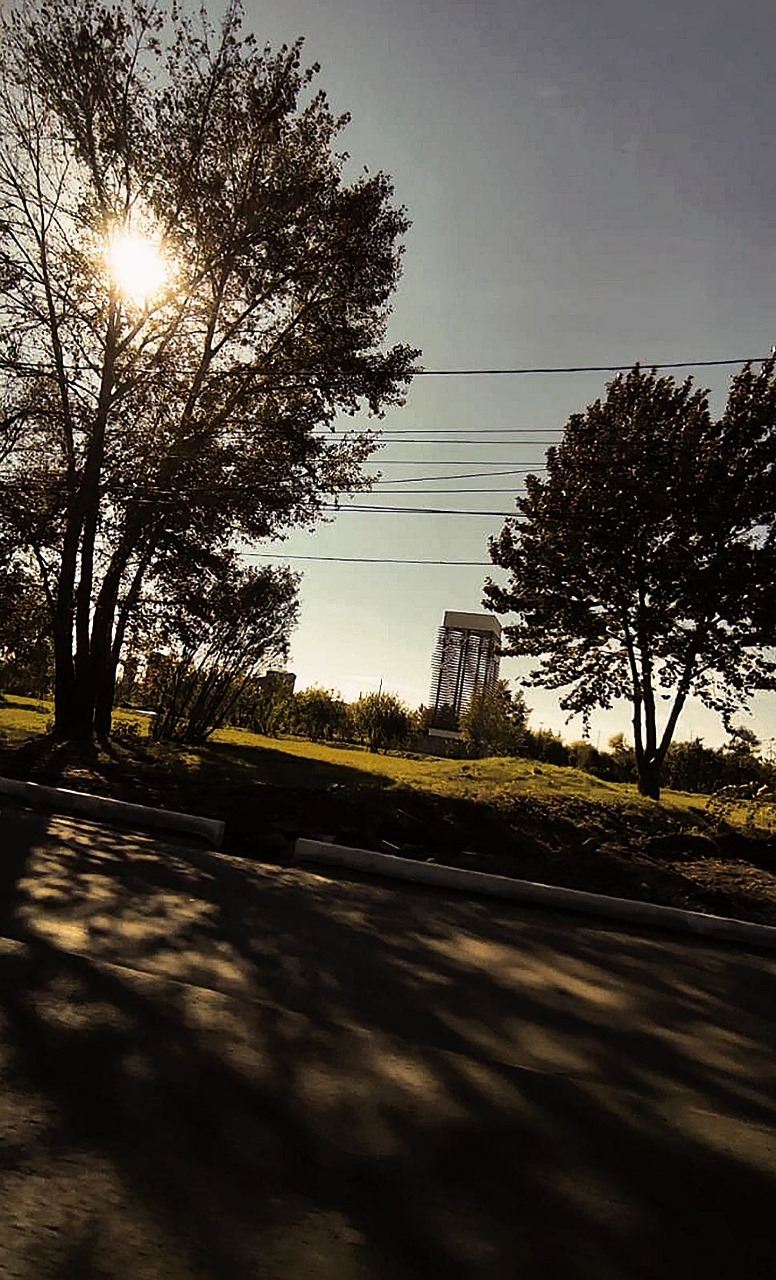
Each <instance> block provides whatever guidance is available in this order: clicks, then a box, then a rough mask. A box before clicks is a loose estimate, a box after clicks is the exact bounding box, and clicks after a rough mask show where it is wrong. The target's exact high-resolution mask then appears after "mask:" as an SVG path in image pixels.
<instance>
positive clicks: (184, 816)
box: [0, 778, 226, 848]
mask: <svg viewBox="0 0 776 1280" xmlns="http://www.w3.org/2000/svg"><path fill="white" fill-rule="evenodd" d="M0 796H10V797H11V798H12V799H14V800H21V801H23V802H24V803H25V804H37V805H43V806H45V807H47V808H50V809H56V810H58V811H59V812H60V813H75V814H80V815H81V816H83V817H84V818H93V819H94V820H95V821H96V822H100V821H102V822H125V823H127V824H128V825H129V826H134V827H156V828H158V829H159V830H160V831H177V832H180V833H181V834H182V835H191V836H202V837H203V838H204V839H205V840H208V841H210V842H211V844H214V845H215V846H216V848H217V847H218V846H219V845H220V843H221V841H222V840H223V838H224V828H225V826H226V824H225V823H224V822H219V821H218V820H217V819H215V818H201V817H199V816H198V815H197V814H194V813H176V812H175V811H174V810H172V809H154V808H152V807H151V806H150V805H145V804H129V803H127V801H125V800H110V799H108V797H107V796H91V795H88V794H87V793H86V792H84V791H67V790H65V789H64V788H63V787H44V786H41V785H40V783H38V782H19V781H18V780H17V779H16V778H0Z"/></svg>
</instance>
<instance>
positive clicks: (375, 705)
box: [351, 693, 412, 751]
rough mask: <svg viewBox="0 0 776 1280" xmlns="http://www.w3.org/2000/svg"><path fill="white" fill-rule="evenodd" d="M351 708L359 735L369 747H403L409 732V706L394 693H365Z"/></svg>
mask: <svg viewBox="0 0 776 1280" xmlns="http://www.w3.org/2000/svg"><path fill="white" fill-rule="evenodd" d="M351 711H352V715H353V728H354V730H355V733H356V736H357V737H358V738H359V739H360V741H361V742H364V743H366V745H367V746H368V748H369V750H370V751H385V750H387V748H388V747H400V746H401V744H402V743H403V742H405V741H406V739H407V737H408V735H409V732H410V728H411V724H412V720H411V716H410V712H409V709H408V708H407V707H406V706H405V705H404V703H403V702H402V701H401V700H400V699H399V698H397V697H395V696H394V695H393V694H392V693H363V694H362V695H361V697H360V698H359V699H358V701H357V702H354V703H353V705H352V708H351Z"/></svg>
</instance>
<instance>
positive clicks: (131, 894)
mask: <svg viewBox="0 0 776 1280" xmlns="http://www.w3.org/2000/svg"><path fill="white" fill-rule="evenodd" d="M0 938H1V939H2V940H0V1276H2V1277H3V1278H5V1277H12V1278H13V1280H51V1278H53V1277H57V1278H60V1280H97V1278H98V1277H99V1278H100V1280H152V1278H153V1280H183V1278H184V1277H186V1278H187V1280H189V1278H196V1280H204V1278H205V1277H207V1278H208V1280H211V1278H212V1280H215V1278H216V1277H217V1278H218V1280H222V1278H223V1280H254V1278H256V1280H264V1278H265V1277H266V1278H272V1280H275V1278H277V1280H303V1278H307V1277H315V1278H316V1280H362V1278H365V1277H370V1278H372V1277H374V1278H375V1280H400V1278H401V1280H411V1278H414V1277H427V1276H428V1277H431V1276H433V1277H435V1278H437V1280H469V1278H470V1277H471V1278H474V1277H489V1278H491V1277H492V1278H493V1280H513V1278H514V1280H517V1278H522V1277H526V1278H530V1280H556V1278H557V1280H615V1278H616V1280H647V1278H650V1280H652V1278H655V1280H657V1278H658V1277H659V1278H660V1280H673V1278H674V1277H676V1278H677V1280H678V1278H679V1277H682V1280H687V1278H688V1277H696V1276H698V1277H701V1276H702V1277H704V1278H705V1280H710V1278H711V1277H730V1280H733V1277H735V1280H749V1278H750V1277H763V1280H765V1278H766V1277H767V1278H768V1280H771V1278H772V1277H773V1276H776V1232H775V1231H774V1226H773V1206H774V1193H775V1192H776V1071H775V1070H774V1065H773V1050H774V1046H775V1045H776V1037H775V1036H774V1008H775V1007H776V1002H775V1000H774V997H775V996H776V958H774V957H773V956H769V955H767V954H764V953H763V954H755V953H747V952H744V951H742V950H738V949H735V948H732V947H731V948H721V947H716V946H710V945H708V944H706V943H700V942H694V941H690V940H688V941H687V942H685V941H683V940H682V939H679V938H677V937H676V936H672V935H665V936H661V935H658V934H655V935H652V936H647V935H644V934H640V933H638V932H637V931H628V930H624V929H616V930H615V929H612V928H609V927H605V926H603V925H597V924H595V923H594V922H586V921H584V920H580V919H579V918H574V917H572V916H562V915H559V914H558V915H555V914H552V913H549V912H540V911H536V910H534V911H530V910H528V909H526V908H521V907H518V906H516V905H515V906H512V905H505V904H501V903H499V904H496V903H494V902H488V901H484V900H483V901H480V902H472V901H467V900H465V899H464V898H462V897H456V896H453V895H449V896H447V895H441V894H439V893H437V892H430V891H422V890H414V889H411V888H409V887H408V886H400V887H398V888H394V887H387V886H383V885H380V884H377V883H375V882H371V883H352V882H348V881H345V880H340V879H335V878H332V877H331V876H330V875H327V876H317V875H315V874H311V873H310V872H308V871H305V872H302V871H295V870H277V869H272V868H267V867H264V868H262V867H256V866H254V865H252V864H250V863H248V862H243V861H241V860H239V859H232V858H226V857H221V856H218V855H211V854H206V853H203V852H196V851H189V850H187V849H185V848H183V847H182V846H174V845H165V844H164V843H163V842H160V841H156V840H153V839H147V838H143V837H135V836H131V835H127V834H121V833H117V832H109V831H106V830H103V829H100V828H98V827H93V826H89V825H88V824H75V823H73V822H70V821H68V820H64V819H56V818H46V817H35V816H32V815H21V814H17V815H14V814H11V813H5V814H4V815H3V816H2V817H0Z"/></svg>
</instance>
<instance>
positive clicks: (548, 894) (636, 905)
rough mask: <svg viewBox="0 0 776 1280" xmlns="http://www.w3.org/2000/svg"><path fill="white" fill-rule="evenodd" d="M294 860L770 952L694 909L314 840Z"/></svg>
mask: <svg viewBox="0 0 776 1280" xmlns="http://www.w3.org/2000/svg"><path fill="white" fill-rule="evenodd" d="M294 855H295V861H297V862H318V863H324V864H329V865H331V866H337V867H352V868H354V869H355V870H358V871H366V872H370V873H372V874H374V875H380V876H388V877H390V878H392V879H396V880H410V881H413V882H414V883H416V884H431V885H440V886H441V887H443V888H445V889H460V890H463V891H464V892H469V893H483V894H487V895H489V896H491V897H497V898H511V899H513V900H516V901H518V902H529V903H533V904H535V905H537V906H546V907H556V908H560V909H562V910H565V911H578V912H582V913H584V914H585V915H596V916H603V917H604V918H606V919H610V920H621V921H623V922H624V923H627V924H643V925H652V926H654V927H655V928H658V929H670V930H674V931H676V932H678V933H693V934H699V935H701V936H702V937H706V938H712V939H717V940H719V941H721V942H742V943H745V944H749V945H752V946H758V947H766V948H768V949H769V950H774V951H776V928H774V927H773V926H771V925H767V924H750V923H749V922H748V921H746V920H734V919H731V918H730V917H727V916H708V915H704V914H703V913H702V912H700V911H684V910H682V909H680V908H679V907H661V906H658V905H657V903H654V902H636V901H634V900H632V899H630V898H610V897H608V896H607V895H606V894H602V893H585V892H583V891H582V890H580V889H562V888H559V887H556V886H555V885H548V884H535V883H534V882H533V881H531V880H512V879H510V878H509V877H508V876H496V875H491V874H489V873H488V872H485V871H466V870H465V869H463V868H459V867H443V866H439V865H437V864H436V863H428V862H414V861H412V860H411V859H409V858H396V857H394V856H393V855H392V854H387V853H373V852H371V851H370V850H368V849H349V848H347V847H346V846H345V845H341V844H327V843H325V842H323V841H320V840H301V839H300V840H297V842H296V846H295V849H294Z"/></svg>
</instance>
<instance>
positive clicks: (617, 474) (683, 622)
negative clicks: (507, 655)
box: [485, 359, 776, 799]
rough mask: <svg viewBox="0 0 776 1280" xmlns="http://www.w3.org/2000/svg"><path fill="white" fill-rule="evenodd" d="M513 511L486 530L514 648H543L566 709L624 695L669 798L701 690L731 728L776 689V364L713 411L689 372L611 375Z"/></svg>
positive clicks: (646, 774)
mask: <svg viewBox="0 0 776 1280" xmlns="http://www.w3.org/2000/svg"><path fill="white" fill-rule="evenodd" d="M517 511H518V515H517V516H516V517H511V518H510V519H509V520H508V522H507V524H506V525H505V527H504V529H503V531H502V533H501V535H500V537H498V538H496V539H495V540H492V541H491V544H490V551H491V558H492V559H493V561H494V563H495V564H497V565H500V566H501V567H502V568H504V569H507V570H508V571H509V579H508V583H507V585H506V586H500V585H497V584H496V583H494V582H493V581H492V580H490V579H489V580H488V581H487V583H486V586H485V597H486V602H487V604H488V605H489V606H490V607H492V608H494V609H496V610H497V611H499V612H502V613H507V612H513V613H515V614H517V621H516V622H515V623H514V624H513V625H512V626H509V627H507V628H505V637H506V641H507V645H508V646H509V648H508V652H511V653H514V654H520V655H527V656H530V657H533V658H536V659H538V666H537V667H535V668H534V671H533V673H532V676H531V678H530V682H531V683H532V684H535V685H543V686H545V687H547V688H550V689H565V690H566V691H567V692H565V694H564V696H563V697H562V699H561V706H562V707H563V708H564V709H565V710H567V711H568V712H570V713H572V714H574V713H582V715H583V716H584V717H586V718H587V717H589V715H590V712H591V711H592V709H593V708H594V707H610V706H611V705H612V703H613V701H614V700H615V699H617V698H627V699H629V700H630V702H631V704H632V709H633V733H634V745H635V753H636V765H637V770H638V777H639V787H640V789H641V791H642V792H643V793H644V794H645V795H648V796H652V797H654V798H656V799H657V798H658V797H659V794H660V774H661V768H662V765H663V761H664V759H665V755H666V751H667V750H668V747H669V744H670V742H671V739H672V737H673V734H674V730H675V728H676V724H677V721H678V719H679V716H680V714H681V711H682V708H683V707H684V705H685V702H686V700H687V698H688V697H689V696H690V695H691V694H693V695H695V696H696V697H698V698H700V700H701V701H702V702H703V703H704V704H705V705H706V706H708V707H710V708H712V709H713V710H715V711H717V712H718V713H719V714H720V715H721V717H722V719H723V721H724V722H725V724H726V725H727V726H729V724H730V717H731V716H732V715H733V714H734V712H735V711H736V710H738V709H739V708H740V707H742V706H743V705H745V704H746V702H747V701H748V699H749V698H750V697H751V695H752V694H753V693H754V692H755V691H756V690H759V689H773V688H775V687H776V663H774V660H773V659H774V655H773V646H774V644H775V643H776V600H775V599H774V593H773V582H774V576H775V574H776V377H775V376H774V361H773V360H772V359H771V360H768V361H766V362H765V363H764V364H763V365H762V368H761V370H760V371H759V372H755V371H754V370H753V369H752V368H751V367H750V366H748V365H747V366H746V367H745V368H744V369H743V370H742V371H741V372H740V373H739V374H738V375H737V376H736V377H735V378H734V379H733V381H732V384H731V388H730V393H729V397H728V401H727V407H726V409H725V412H724V414H723V415H722V417H721V418H720V419H719V420H715V419H714V418H713V417H712V415H711V413H710V409H709V403H708V397H707V394H706V393H705V392H703V391H701V390H698V389H696V388H695V387H694V386H693V383H692V380H691V379H688V380H687V381H686V382H684V383H682V384H677V383H676V382H675V381H674V379H672V378H669V377H659V376H658V374H657V373H656V372H655V371H652V372H647V371H645V370H642V369H640V368H639V367H638V366H637V367H636V368H634V369H633V370H632V371H631V372H630V373H628V374H627V375H625V376H622V375H621V376H619V377H617V378H615V379H614V381H613V382H611V383H610V384H609V386H608V389H607V395H606V398H605V399H604V400H597V401H596V402H595V404H592V405H590V406H589V407H588V409H587V410H586V411H585V413H582V414H575V415H574V416H572V417H571V418H570V419H569V422H568V424H567V426H566V429H565V433H564V436H563V440H562V442H561V444H560V445H559V446H558V447H557V448H552V449H550V450H548V452H547V467H546V476H545V477H544V478H539V477H537V476H529V477H528V479H527V481H526V493H525V496H524V497H521V498H518V499H517ZM661 702H665V703H666V714H665V718H664V720H663V721H662V723H661V722H660V718H659V715H658V708H659V705H660V703H661Z"/></svg>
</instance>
